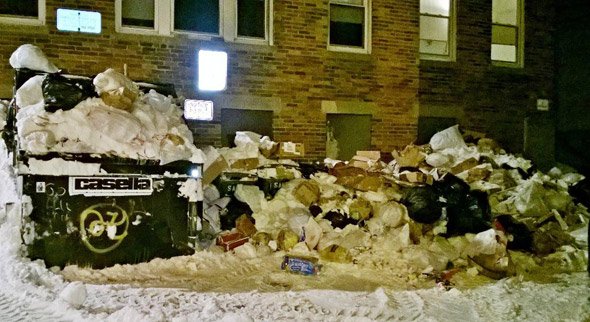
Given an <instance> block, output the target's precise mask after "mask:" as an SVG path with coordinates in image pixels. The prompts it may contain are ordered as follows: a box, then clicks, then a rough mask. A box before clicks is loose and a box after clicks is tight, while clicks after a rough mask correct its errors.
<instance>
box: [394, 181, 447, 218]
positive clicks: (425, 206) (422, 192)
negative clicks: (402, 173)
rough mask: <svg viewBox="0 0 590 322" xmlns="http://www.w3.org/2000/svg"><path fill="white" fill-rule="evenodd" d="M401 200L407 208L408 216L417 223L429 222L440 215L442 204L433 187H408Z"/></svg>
mask: <svg viewBox="0 0 590 322" xmlns="http://www.w3.org/2000/svg"><path fill="white" fill-rule="evenodd" d="M401 202H402V204H404V205H405V206H406V207H407V208H408V214H409V216H410V218H411V219H412V220H415V221H417V222H419V223H424V224H431V223H433V222H435V221H437V220H438V219H439V218H440V217H441V216H442V208H443V204H442V202H441V201H440V195H439V194H438V193H437V191H436V189H435V188H433V187H430V186H426V187H415V188H409V189H407V190H406V194H405V195H404V197H403V199H402V201H401Z"/></svg>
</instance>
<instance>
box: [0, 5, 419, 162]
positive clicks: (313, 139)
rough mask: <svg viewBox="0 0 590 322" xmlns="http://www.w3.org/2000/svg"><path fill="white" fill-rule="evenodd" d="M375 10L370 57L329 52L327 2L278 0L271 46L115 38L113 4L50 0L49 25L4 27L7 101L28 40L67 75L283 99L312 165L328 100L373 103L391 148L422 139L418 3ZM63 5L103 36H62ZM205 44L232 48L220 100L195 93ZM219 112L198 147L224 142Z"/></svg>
mask: <svg viewBox="0 0 590 322" xmlns="http://www.w3.org/2000/svg"><path fill="white" fill-rule="evenodd" d="M372 6H373V10H372V13H373V18H372V23H373V29H372V53H371V54H370V55H364V54H350V53H339V52H331V51H328V50H327V49H326V39H327V33H328V20H327V19H328V18H327V14H328V1H327V0H323V1H317V0H274V9H275V13H274V29H275V32H274V46H272V47H269V46H255V45H244V44H234V43H224V42H223V41H221V40H215V39H214V40H209V41H205V40H196V39H189V38H187V37H186V36H179V35H176V36H174V37H158V36H139V35H129V34H120V33H116V32H115V24H114V19H115V17H114V16H115V15H114V1H113V0H110V1H107V0H99V1H88V0H79V1H73V0H47V19H46V25H45V26H42V27H27V26H10V25H0V32H1V34H2V41H1V42H0V97H9V96H11V91H12V89H11V88H12V76H13V72H12V70H11V67H10V66H9V64H8V58H9V57H10V54H11V53H12V52H13V51H14V50H15V49H16V48H17V47H18V46H19V45H21V44H25V43H33V44H36V45H37V46H39V47H40V48H41V49H42V50H43V51H44V52H45V53H46V54H47V55H48V56H49V58H50V59H51V61H53V62H54V63H55V64H56V65H57V66H58V67H60V68H62V69H64V70H66V71H67V72H69V73H75V74H82V75H94V74H97V73H100V72H102V71H104V70H105V69H106V68H109V67H112V68H115V69H117V70H119V71H121V72H122V70H123V64H127V67H128V75H129V76H130V78H132V79H134V80H148V81H154V82H169V83H173V84H175V86H176V87H177V91H178V92H179V93H180V94H181V95H183V96H185V97H204V98H209V99H212V100H213V101H215V102H216V103H219V102H224V100H223V98H227V97H249V98H254V99H256V98H260V99H261V100H263V99H265V98H272V99H274V100H276V101H277V102H279V104H278V106H277V107H276V109H275V111H274V112H275V113H274V120H273V131H274V139H275V140H277V141H285V140H290V141H295V142H303V143H305V145H306V153H307V155H308V157H309V158H311V159H314V158H323V157H324V155H325V137H326V130H325V121H326V116H325V114H324V113H323V112H322V109H321V106H322V101H347V102H359V103H362V104H367V103H370V104H373V105H374V106H376V108H375V109H374V111H373V112H372V113H373V121H372V133H371V136H372V142H371V144H372V147H373V148H375V149H380V150H383V151H390V150H392V149H394V148H396V147H401V146H404V145H406V144H408V143H410V142H411V141H413V140H414V138H415V136H416V126H417V106H418V102H417V96H418V86H419V84H418V83H419V82H418V76H419V70H418V63H417V62H418V56H417V55H418V54H417V52H418V51H417V46H418V42H417V38H418V28H419V27H418V2H417V1H415V0H398V1H390V0H374V1H373V4H372ZM58 7H61V8H79V9H88V10H95V11H99V12H100V13H101V14H102V24H103V27H102V33H101V34H100V35H90V34H78V33H65V32H58V31H57V30H56V28H55V12H56V9H57V8H58ZM199 48H217V49H225V50H227V52H228V56H229V67H228V74H229V75H228V87H227V90H226V91H225V92H223V93H222V94H209V95H203V94H199V93H197V92H196V91H195V85H194V83H195V77H196V53H197V50H198V49H199ZM225 101H227V100H225ZM222 107H230V108H231V107H234V106H222ZM242 108H243V107H242ZM246 108H256V107H255V106H248V107H246ZM219 115H220V113H219V111H217V112H216V114H215V119H214V121H213V122H210V123H199V122H191V123H190V124H189V126H190V127H191V129H192V130H193V132H194V133H195V141H196V143H197V144H199V145H206V144H214V145H219V144H220V134H221V130H220V121H219V119H220V117H219Z"/></svg>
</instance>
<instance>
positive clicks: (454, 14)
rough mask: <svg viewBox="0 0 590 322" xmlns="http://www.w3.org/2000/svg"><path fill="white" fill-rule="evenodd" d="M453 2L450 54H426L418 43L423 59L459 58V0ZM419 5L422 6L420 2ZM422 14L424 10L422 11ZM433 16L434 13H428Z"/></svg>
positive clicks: (451, 60) (450, 17)
mask: <svg viewBox="0 0 590 322" xmlns="http://www.w3.org/2000/svg"><path fill="white" fill-rule="evenodd" d="M418 1H420V0H418ZM450 1H451V4H450V7H449V17H448V19H449V38H448V42H449V54H448V55H435V54H424V53H420V52H419V51H420V45H418V52H419V54H420V59H421V60H438V61H448V62H454V61H456V60H457V0H450ZM418 6H420V5H419V4H418ZM420 16H422V12H420ZM428 16H432V15H428ZM440 17H441V18H447V17H446V16H440Z"/></svg>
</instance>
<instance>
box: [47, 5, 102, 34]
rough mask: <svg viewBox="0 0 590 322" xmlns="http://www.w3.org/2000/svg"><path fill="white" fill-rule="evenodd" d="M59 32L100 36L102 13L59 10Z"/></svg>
mask: <svg viewBox="0 0 590 322" xmlns="http://www.w3.org/2000/svg"><path fill="white" fill-rule="evenodd" d="M57 30H60V31H74V32H86V33H93V34H99V33H100V31H101V19H100V12H95V11H82V10H71V9H63V8H59V9H57Z"/></svg>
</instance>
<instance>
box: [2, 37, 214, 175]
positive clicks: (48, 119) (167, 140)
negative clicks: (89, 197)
mask: <svg viewBox="0 0 590 322" xmlns="http://www.w3.org/2000/svg"><path fill="white" fill-rule="evenodd" d="M10 64H11V66H12V67H13V68H14V69H15V70H17V73H18V72H22V71H27V72H29V71H34V72H37V73H38V74H39V75H36V76H33V77H31V78H29V79H28V80H27V81H26V82H24V83H23V84H22V86H20V87H19V88H18V90H17V92H16V95H15V99H16V106H18V112H17V114H16V126H17V129H18V131H17V132H18V136H19V143H20V145H21V146H20V148H21V149H22V150H24V151H25V152H26V153H28V154H30V155H43V154H46V153H48V152H57V153H73V154H76V153H88V154H93V155H109V156H117V157H122V158H131V159H141V160H159V161H160V164H167V163H170V162H173V161H177V160H190V161H191V162H193V163H202V158H203V154H202V152H201V151H200V150H199V149H197V148H196V147H195V145H194V144H193V134H192V132H191V131H190V130H189V128H188V127H187V126H186V124H185V123H184V121H183V119H182V113H183V112H182V109H181V108H180V107H179V106H178V105H177V101H176V99H174V98H173V97H171V96H164V95H162V94H160V93H158V92H156V91H155V90H153V89H151V90H149V91H148V92H147V93H144V92H142V91H140V90H139V87H138V85H137V84H136V83H135V82H133V81H131V80H130V79H129V78H127V77H126V76H125V75H123V74H121V73H118V72H117V71H115V70H113V69H107V70H106V71H104V72H102V73H100V74H98V75H96V76H95V77H92V78H89V77H82V76H77V75H66V74H63V73H61V72H59V70H58V68H57V67H55V65H53V64H52V63H51V62H50V61H49V60H48V59H47V57H46V56H45V54H44V53H43V52H42V51H41V50H40V49H39V48H38V47H36V46H34V45H28V44H27V45H22V46H20V47H19V48H18V49H17V50H16V51H15V52H14V53H13V54H12V56H11V57H10Z"/></svg>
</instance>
